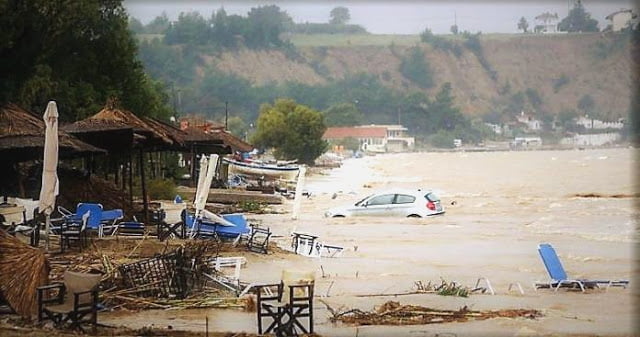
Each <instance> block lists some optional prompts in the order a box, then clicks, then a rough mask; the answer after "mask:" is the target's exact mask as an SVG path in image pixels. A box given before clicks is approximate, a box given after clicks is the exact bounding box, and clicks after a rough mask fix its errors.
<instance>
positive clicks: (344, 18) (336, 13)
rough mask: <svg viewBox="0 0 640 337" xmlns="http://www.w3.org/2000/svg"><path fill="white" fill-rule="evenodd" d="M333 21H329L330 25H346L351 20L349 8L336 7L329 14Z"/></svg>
mask: <svg viewBox="0 0 640 337" xmlns="http://www.w3.org/2000/svg"><path fill="white" fill-rule="evenodd" d="M329 16H330V17H331V20H329V23H330V24H333V25H344V24H346V23H347V22H349V20H350V19H351V15H350V14H349V9H348V8H347V7H342V6H339V7H336V8H334V9H332V10H331V12H330V13H329Z"/></svg>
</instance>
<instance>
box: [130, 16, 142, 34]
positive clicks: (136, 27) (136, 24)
mask: <svg viewBox="0 0 640 337" xmlns="http://www.w3.org/2000/svg"><path fill="white" fill-rule="evenodd" d="M129 30H130V31H132V32H134V33H136V34H143V33H144V25H143V24H142V22H140V20H138V19H136V18H134V17H130V18H129Z"/></svg>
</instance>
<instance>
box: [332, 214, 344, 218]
mask: <svg viewBox="0 0 640 337" xmlns="http://www.w3.org/2000/svg"><path fill="white" fill-rule="evenodd" d="M333 217H334V218H344V215H342V214H337V215H334V216H333Z"/></svg>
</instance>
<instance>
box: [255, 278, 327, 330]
mask: <svg viewBox="0 0 640 337" xmlns="http://www.w3.org/2000/svg"><path fill="white" fill-rule="evenodd" d="M314 283H315V272H313V271H312V272H298V271H289V270H283V271H282V280H281V281H280V283H276V284H264V285H259V286H256V290H257V294H258V310H257V312H258V334H267V333H271V332H274V333H275V335H276V336H277V337H281V336H298V335H299V334H313V287H314ZM265 319H266V320H267V323H269V321H270V324H269V325H268V326H267V328H266V329H263V320H265ZM304 319H306V320H307V323H308V324H307V326H306V327H305V325H304V324H303V320H304Z"/></svg>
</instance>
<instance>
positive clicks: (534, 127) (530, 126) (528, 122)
mask: <svg viewBox="0 0 640 337" xmlns="http://www.w3.org/2000/svg"><path fill="white" fill-rule="evenodd" d="M517 119H518V123H522V124H524V125H525V126H526V128H527V130H530V131H540V130H542V122H541V121H540V120H538V119H535V118H534V117H533V116H531V115H529V114H525V113H524V111H521V112H520V116H518V118H517Z"/></svg>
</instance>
